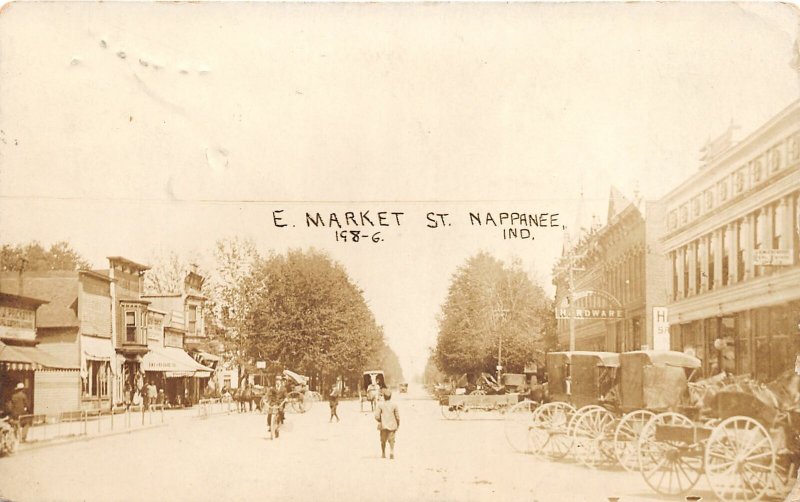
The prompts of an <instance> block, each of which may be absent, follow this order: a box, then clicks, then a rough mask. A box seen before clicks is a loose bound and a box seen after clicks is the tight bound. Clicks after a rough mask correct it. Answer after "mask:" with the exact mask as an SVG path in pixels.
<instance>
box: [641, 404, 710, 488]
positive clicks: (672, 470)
mask: <svg viewBox="0 0 800 502" xmlns="http://www.w3.org/2000/svg"><path fill="white" fill-rule="evenodd" d="M659 426H674V427H685V428H687V429H691V430H694V428H695V425H694V423H693V422H692V421H691V420H690V419H689V418H688V417H686V416H685V415H681V414H680V413H673V412H668V413H661V414H658V415H656V416H654V417H653V418H651V419H650V420H649V421H648V422H647V424H645V426H644V428H643V429H642V432H641V434H640V435H639V445H638V446H639V448H638V450H639V470H640V472H641V473H642V477H643V478H644V480H645V482H647V484H648V485H649V486H650V488H652V489H653V490H655V491H656V492H658V493H660V494H662V495H671V496H675V495H680V494H683V493H686V492H687V491H689V490H691V489H692V487H693V486H694V485H696V484H697V482H698V481H699V480H700V476H701V475H702V473H703V457H702V454H701V451H700V445H698V444H687V443H686V442H685V441H681V440H678V439H675V440H672V439H656V429H657V427H659Z"/></svg>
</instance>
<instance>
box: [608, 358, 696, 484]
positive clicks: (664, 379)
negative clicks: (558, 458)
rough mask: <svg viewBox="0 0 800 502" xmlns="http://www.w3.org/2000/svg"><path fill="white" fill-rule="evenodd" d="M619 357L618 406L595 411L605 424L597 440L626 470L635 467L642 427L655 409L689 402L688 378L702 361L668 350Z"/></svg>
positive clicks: (679, 406) (671, 408)
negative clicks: (612, 408) (603, 410)
mask: <svg viewBox="0 0 800 502" xmlns="http://www.w3.org/2000/svg"><path fill="white" fill-rule="evenodd" d="M619 359H620V369H619V386H618V407H617V408H616V409H614V410H606V411H605V412H600V411H597V412H596V415H597V417H596V419H597V421H598V422H600V423H602V424H604V426H603V428H602V430H600V431H599V435H598V437H597V438H596V443H599V444H601V445H602V447H601V449H602V451H603V452H605V453H609V452H613V458H614V459H616V461H617V462H619V464H620V465H621V466H622V467H623V468H625V470H627V471H638V470H639V457H638V449H637V447H638V441H639V435H640V433H641V431H642V429H643V428H644V426H645V424H646V423H647V422H648V421H649V420H650V419H651V418H652V417H654V416H655V415H656V414H657V413H661V412H666V411H676V410H682V409H685V408H687V407H688V406H689V403H688V386H689V382H691V381H692V380H693V377H694V375H695V374H696V372H697V370H698V369H699V368H700V365H701V362H700V359H698V358H696V357H694V356H690V355H688V354H684V353H683V352H676V351H668V350H659V351H657V350H649V351H634V352H625V353H622V354H620V357H619ZM612 411H613V415H612ZM614 415H615V416H616V417H614ZM612 441H613V442H612ZM609 446H610V447H609Z"/></svg>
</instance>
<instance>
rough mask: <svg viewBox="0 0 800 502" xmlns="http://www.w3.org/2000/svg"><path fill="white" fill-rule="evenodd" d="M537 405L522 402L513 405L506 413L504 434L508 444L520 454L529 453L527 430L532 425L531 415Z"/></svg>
mask: <svg viewBox="0 0 800 502" xmlns="http://www.w3.org/2000/svg"><path fill="white" fill-rule="evenodd" d="M536 406H537V404H536V403H535V402H533V401H529V400H527V399H526V400H524V401H520V402H519V403H517V404H515V405H514V406H512V407H511V408H509V410H508V411H507V412H506V418H505V422H506V423H505V432H506V440H508V444H510V445H511V447H512V448H514V450H515V451H518V452H520V453H530V452H531V450H530V445H529V444H528V430H529V429H530V428H531V426H532V425H533V413H534V411H536Z"/></svg>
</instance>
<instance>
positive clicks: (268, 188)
mask: <svg viewBox="0 0 800 502" xmlns="http://www.w3.org/2000/svg"><path fill="white" fill-rule="evenodd" d="M799 26H800V22H799V18H798V11H797V10H796V8H794V7H792V6H790V5H784V4H777V3H758V4H747V3H740V4H728V3H702V4H701V3H698V4H683V3H645V4H642V3H637V4H632V3H627V4H577V3H572V4H525V5H522V4H415V5H409V4H359V3H349V4H263V3H261V4H259V3H256V4H229V3H216V4H215V3H212V4H189V3H182V4H178V3H161V4H146V3H114V4H112V3H96V4H92V3H57V2H56V3H28V4H25V3H22V4H20V3H14V4H7V5H5V6H4V8H3V9H2V11H1V12H0V242H2V243H23V242H27V241H30V240H33V239H35V240H38V241H40V242H42V243H43V244H49V243H52V242H56V241H59V240H68V241H69V242H70V243H71V244H72V245H73V247H74V248H75V249H77V250H78V251H79V252H80V253H81V254H83V255H84V256H85V257H87V259H89V261H90V262H92V264H93V265H94V266H96V267H98V268H100V267H103V266H105V264H106V263H105V257H106V256H112V255H122V256H126V257H128V258H130V259H133V260H136V261H141V262H147V261H148V260H151V259H153V257H156V256H158V255H159V254H165V253H168V252H171V251H174V252H176V253H178V254H180V255H182V256H197V255H199V256H201V257H205V259H208V258H209V256H210V254H209V250H210V249H211V248H212V246H213V244H214V242H215V241H216V240H218V239H221V238H229V237H244V238H251V239H252V240H253V241H254V242H255V243H256V245H257V246H258V248H259V250H260V251H261V252H263V253H266V252H268V251H269V250H274V251H276V252H281V251H285V250H286V249H288V248H297V247H300V248H307V247H311V246H313V247H315V248H317V249H323V250H326V251H327V252H328V253H330V255H331V256H332V257H333V258H334V259H336V260H337V261H339V262H341V263H342V264H343V265H344V266H345V267H346V268H347V270H348V272H349V273H350V275H351V277H352V278H353V280H354V281H355V282H356V283H357V284H358V285H359V286H360V287H361V288H362V289H363V291H364V296H365V298H366V299H367V301H368V303H369V305H370V306H371V308H372V309H373V312H374V313H375V316H376V319H377V321H378V323H379V324H381V325H383V327H384V330H385V333H386V336H387V339H388V341H389V343H390V344H391V345H392V347H393V348H394V349H395V351H396V352H397V353H398V355H399V356H400V360H401V363H402V364H403V367H404V370H405V372H406V374H407V378H409V377H411V376H413V375H414V374H416V373H419V372H420V371H421V370H422V368H423V367H424V364H425V360H426V359H427V350H428V347H430V346H432V345H433V344H434V343H435V339H436V331H437V325H436V315H437V314H438V313H439V311H440V306H441V304H442V302H443V301H444V299H445V296H446V293H447V287H448V284H449V281H450V277H451V276H452V274H453V273H454V272H455V271H456V269H457V267H458V266H460V265H462V264H463V263H464V261H465V260H466V259H467V258H468V257H469V256H471V255H474V254H475V253H477V252H479V251H488V252H491V253H493V254H495V255H496V256H497V257H499V258H501V259H504V260H510V259H512V258H513V257H517V258H519V260H520V261H521V263H522V266H523V267H525V269H526V270H528V271H529V273H530V274H531V276H532V277H533V278H534V279H535V280H537V281H539V282H540V283H541V285H542V286H543V287H544V288H545V289H546V290H547V292H548V293H550V294H552V293H553V286H552V284H550V271H551V269H552V266H553V264H554V262H555V261H556V259H557V257H558V255H559V253H560V251H561V243H562V231H563V226H567V227H570V226H574V222H575V221H576V211H577V208H578V206H579V203H578V201H579V200H580V198H581V194H583V200H584V206H585V213H584V217H586V218H588V217H590V215H592V214H595V215H597V217H598V218H599V220H600V221H601V222H602V221H604V220H605V212H606V207H607V204H608V193H609V189H610V187H611V186H612V185H614V186H616V187H617V188H619V189H620V190H621V191H622V193H624V194H625V195H627V196H628V197H630V198H634V197H635V195H636V194H638V195H639V196H641V197H642V198H644V199H657V198H659V197H661V196H663V195H664V194H665V193H666V192H667V191H668V190H669V189H671V188H672V187H675V186H676V185H678V184H679V183H680V182H681V181H682V180H684V179H686V178H687V177H688V176H689V175H691V174H692V173H694V172H696V170H697V169H698V168H699V167H700V162H699V158H700V149H701V148H702V147H703V145H704V144H705V143H706V141H707V140H709V139H710V138H714V137H716V136H718V135H720V134H722V133H723V132H724V131H725V130H726V129H727V128H728V126H729V125H730V124H731V123H733V124H735V125H736V126H738V129H737V134H738V135H739V136H740V138H744V137H745V136H746V135H747V134H748V133H750V132H752V131H753V130H755V129H756V128H757V127H759V126H760V125H761V124H762V123H764V122H765V121H766V120H768V119H769V118H770V117H772V116H773V115H775V114H776V113H778V112H779V111H780V110H782V109H783V108H784V107H786V106H788V105H789V104H790V103H791V102H792V101H794V100H795V99H797V98H798V91H799V90H800V86H799V84H800V78H798V71H797V70H796V69H793V68H792V62H793V58H794V57H796V56H797V46H796V45H795V44H796V41H797V37H798V27H799ZM275 211H283V212H281V213H274V212H275ZM347 211H353V212H356V213H357V212H359V211H369V217H370V218H371V219H372V220H376V217H375V215H376V214H377V213H378V212H380V211H387V212H401V213H403V215H402V216H400V225H392V226H387V227H381V228H361V227H359V228H358V230H366V231H368V235H370V236H372V235H373V233H374V232H375V231H380V232H381V234H380V235H379V236H378V237H377V239H378V240H379V242H372V240H371V239H368V240H366V241H363V240H362V241H361V242H358V243H353V242H352V241H348V242H342V241H341V236H340V240H339V241H337V240H336V233H335V232H334V231H333V230H332V229H330V228H327V227H326V228H308V227H307V225H306V223H305V212H310V213H312V214H315V213H316V212H320V213H322V214H323V215H325V217H326V219H327V218H329V216H328V215H329V214H330V213H331V212H335V213H336V214H337V216H338V217H339V219H340V220H341V221H342V223H344V218H345V217H344V213H345V212H347ZM429 212H431V213H436V214H444V213H446V214H448V216H446V217H445V223H446V224H448V223H449V225H444V226H438V227H437V228H429V227H428V226H427V225H429V224H430V222H429V221H428V220H427V218H426V215H427V214H428V213H429ZM470 212H481V213H482V214H485V213H486V212H492V213H493V214H494V215H495V216H497V215H498V214H499V213H501V212H508V213H511V212H520V213H526V214H541V213H547V214H548V215H552V214H558V217H557V218H556V220H555V221H556V223H555V224H553V226H552V227H547V228H532V229H531V236H532V237H533V239H504V238H503V232H502V228H493V227H490V228H487V227H485V226H480V227H478V226H476V225H472V224H470V218H469V213H470ZM274 214H277V215H279V217H280V218H282V219H281V222H282V223H286V224H287V225H288V226H286V227H277V226H276V225H275V221H274ZM434 218H437V221H441V219H440V218H439V217H434ZM548 220H551V218H550V217H549V216H548ZM292 225H294V226H292ZM350 229H356V227H351V228H350ZM381 239H382V240H381Z"/></svg>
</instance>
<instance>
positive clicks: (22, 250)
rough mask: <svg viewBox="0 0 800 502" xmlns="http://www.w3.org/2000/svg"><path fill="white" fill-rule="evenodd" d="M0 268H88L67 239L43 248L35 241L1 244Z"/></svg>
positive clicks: (12, 269)
mask: <svg viewBox="0 0 800 502" xmlns="http://www.w3.org/2000/svg"><path fill="white" fill-rule="evenodd" d="M0 268H2V270H3V271H4V272H7V271H18V270H20V269H24V270H31V271H46V270H78V269H88V268H90V267H89V262H87V261H86V260H85V259H84V258H83V257H82V256H81V255H80V254H79V253H78V252H77V251H75V250H74V249H72V246H70V245H69V243H68V242H67V241H60V242H56V243H55V244H53V245H51V246H50V249H45V248H44V247H43V246H42V245H41V244H39V243H38V242H36V241H33V242H30V243H28V244H24V245H23V244H17V245H15V246H14V245H11V244H3V247H2V249H0Z"/></svg>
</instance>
